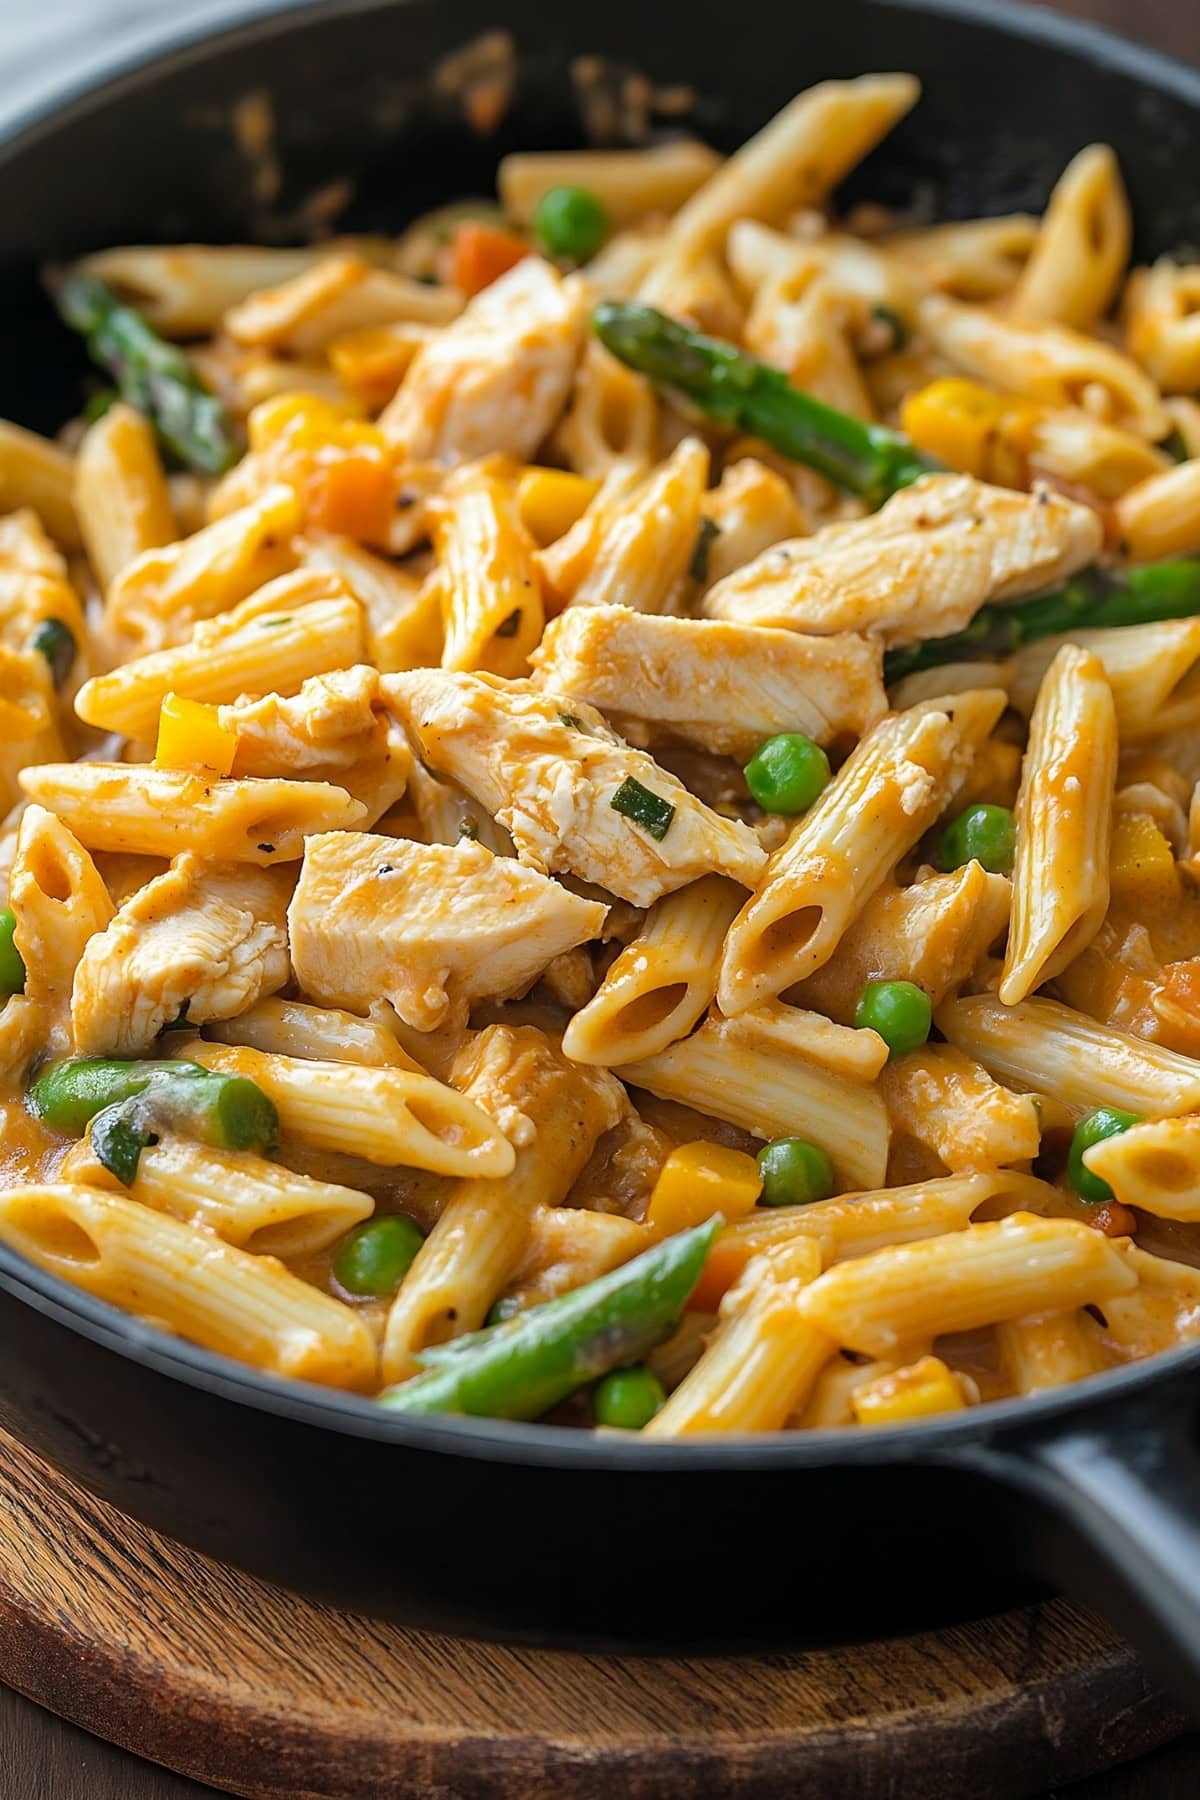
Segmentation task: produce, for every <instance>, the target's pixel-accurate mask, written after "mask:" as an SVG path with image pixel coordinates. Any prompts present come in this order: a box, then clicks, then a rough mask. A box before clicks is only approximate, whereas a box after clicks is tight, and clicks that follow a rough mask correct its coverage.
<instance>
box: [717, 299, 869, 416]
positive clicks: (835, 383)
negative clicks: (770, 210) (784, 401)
mask: <svg viewBox="0 0 1200 1800" xmlns="http://www.w3.org/2000/svg"><path fill="white" fill-rule="evenodd" d="M858 312H859V308H858V307H857V306H856V305H855V304H854V303H853V302H852V301H851V300H849V299H847V297H846V296H845V295H844V294H841V293H839V292H838V290H837V289H836V288H835V287H834V286H833V284H832V283H831V282H830V281H828V280H827V279H826V278H825V277H824V275H822V274H820V273H814V272H813V271H811V270H800V271H798V272H797V273H795V274H792V273H784V274H781V275H777V276H774V277H773V278H772V279H771V280H770V281H768V282H766V283H764V285H763V286H762V287H761V288H759V290H758V292H757V294H756V295H755V297H754V303H753V305H752V306H751V308H750V311H749V314H748V315H747V318H746V326H745V331H744V333H743V336H744V338H745V341H746V347H747V349H749V350H752V351H753V352H754V354H755V355H756V356H760V357H762V359H763V360H764V361H765V362H769V363H773V364H774V365H775V366H776V367H777V368H781V369H783V370H784V372H785V373H786V375H787V377H788V380H789V381H790V382H791V383H792V384H793V386H795V387H802V388H803V389H804V390H805V392H806V393H810V394H813V395H815V396H816V398H817V399H818V400H823V401H824V402H825V404H826V406H833V407H836V408H837V409H838V411H839V412H846V413H849V414H851V416H852V417H854V418H858V419H873V418H874V417H875V408H874V405H873V403H872V400H871V391H870V389H869V388H868V386H867V384H866V382H865V381H864V379H863V373H862V369H861V368H860V367H859V362H858V356H857V354H856V352H855V347H854V340H853V326H854V324H855V321H856V317H857V315H858Z"/></svg>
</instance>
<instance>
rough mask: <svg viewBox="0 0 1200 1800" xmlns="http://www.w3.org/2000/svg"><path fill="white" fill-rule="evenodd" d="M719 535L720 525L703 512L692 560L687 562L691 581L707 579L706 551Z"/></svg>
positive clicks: (707, 551)
mask: <svg viewBox="0 0 1200 1800" xmlns="http://www.w3.org/2000/svg"><path fill="white" fill-rule="evenodd" d="M720 535H721V527H720V526H719V525H718V524H717V521H716V520H715V519H710V518H709V516H708V514H707V513H704V514H703V515H702V516H701V519H700V529H699V531H698V532H697V533H696V547H695V549H694V550H693V551H692V560H691V562H690V563H689V564H688V574H689V575H690V576H691V578H692V580H693V581H707V580H708V553H709V551H710V550H711V549H712V541H713V539H714V538H719V537H720Z"/></svg>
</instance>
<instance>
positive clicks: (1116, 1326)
mask: <svg viewBox="0 0 1200 1800" xmlns="http://www.w3.org/2000/svg"><path fill="white" fill-rule="evenodd" d="M1124 1256H1125V1260H1126V1263H1127V1264H1128V1266H1129V1268H1130V1270H1131V1271H1132V1272H1133V1274H1134V1275H1135V1276H1136V1277H1137V1287H1136V1289H1135V1290H1134V1292H1133V1293H1132V1294H1118V1295H1117V1296H1116V1297H1115V1298H1112V1299H1109V1300H1106V1301H1105V1302H1104V1315H1103V1316H1104V1333H1103V1342H1104V1343H1105V1345H1106V1346H1108V1347H1110V1348H1111V1349H1112V1351H1113V1352H1114V1353H1115V1355H1116V1356H1117V1358H1118V1359H1119V1360H1121V1361H1127V1360H1128V1359H1129V1358H1130V1357H1135V1356H1155V1355H1157V1354H1158V1353H1159V1352H1160V1351H1163V1350H1173V1349H1175V1348H1176V1346H1177V1345H1179V1344H1189V1343H1195V1341H1196V1339H1197V1338H1200V1270H1198V1269H1196V1268H1194V1267H1192V1265H1191V1264H1190V1263H1178V1262H1172V1261H1171V1260H1170V1258H1168V1257H1165V1256H1151V1255H1149V1254H1148V1253H1147V1252H1146V1251H1144V1250H1139V1249H1138V1248H1137V1246H1136V1245H1135V1244H1128V1245H1127V1246H1126V1247H1125V1250H1124Z"/></svg>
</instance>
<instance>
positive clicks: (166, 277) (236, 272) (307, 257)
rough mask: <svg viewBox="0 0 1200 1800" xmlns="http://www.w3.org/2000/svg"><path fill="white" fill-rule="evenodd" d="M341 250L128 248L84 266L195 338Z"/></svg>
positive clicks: (158, 324) (151, 317)
mask: <svg viewBox="0 0 1200 1800" xmlns="http://www.w3.org/2000/svg"><path fill="white" fill-rule="evenodd" d="M334 247H335V246H331V245H330V244H329V243H327V242H326V243H319V244H307V245H302V246H297V247H295V248H288V249H282V248H276V247H273V246H268V245H266V244H221V245H215V244H173V245H170V246H160V245H158V244H153V245H151V244H128V245H122V246H120V247H119V248H117V249H113V250H99V251H96V252H94V253H93V254H92V255H91V256H85V257H84V258H83V260H82V263H81V265H80V266H81V267H82V268H84V269H86V270H87V272H88V273H89V274H91V275H95V276H97V277H98V279H99V280H101V281H104V282H107V283H108V285H109V286H110V287H111V288H113V289H115V290H116V292H117V293H118V295H120V297H121V298H122V299H125V300H128V302H129V304H130V305H132V306H136V307H137V309H138V311H139V312H141V313H142V314H143V315H144V316H145V318H146V319H147V320H148V321H149V322H150V324H151V325H153V326H154V329H155V330H156V331H159V332H161V333H163V335H164V336H166V337H179V338H193V337H201V336H203V335H204V334H205V333H207V332H213V331H216V330H217V328H218V326H219V325H220V323H221V321H222V319H223V318H224V316H225V314H226V313H227V312H228V311H229V309H230V307H231V306H236V305H237V304H238V303H239V301H242V300H245V299H247V298H248V296H249V295H251V294H255V293H257V292H258V291H259V289H260V288H267V287H275V286H277V285H278V284H279V283H280V282H284V281H290V280H291V279H292V277H293V276H296V275H301V274H303V273H304V271H305V269H311V268H312V267H313V265H314V264H316V263H319V262H322V261H324V260H325V258H326V257H328V256H329V254H330V251H331V249H332V248H334ZM363 247H364V248H366V247H367V246H366V242H365V240H364V244H363ZM376 247H377V248H378V246H376Z"/></svg>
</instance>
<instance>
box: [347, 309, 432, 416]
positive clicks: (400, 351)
mask: <svg viewBox="0 0 1200 1800" xmlns="http://www.w3.org/2000/svg"><path fill="white" fill-rule="evenodd" d="M430 336H431V332H430V328H429V326H428V325H414V324H411V323H409V321H408V320H397V321H396V322H395V323H393V324H391V325H363V326H360V327H359V329H358V330H357V331H348V332H346V333H345V335H344V336H343V337H339V338H335V339H334V341H333V342H332V343H331V344H330V346H329V351H328V355H329V362H330V366H331V368H332V369H333V372H334V374H335V375H336V376H337V378H338V380H339V381H344V382H345V384H346V386H347V387H349V388H353V389H354V391H355V393H356V394H358V395H359V397H360V398H361V399H364V400H366V401H368V402H369V403H370V404H372V405H374V406H383V405H385V404H386V402H387V401H389V400H390V399H391V397H392V395H393V394H394V393H395V391H396V389H397V388H398V387H399V385H400V383H401V381H402V379H403V378H404V376H405V375H406V374H407V372H408V366H409V364H410V363H411V362H412V360H413V357H414V356H415V355H416V354H417V351H418V350H419V349H420V348H421V345H422V344H424V343H427V342H428V340H429V338H430Z"/></svg>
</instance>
